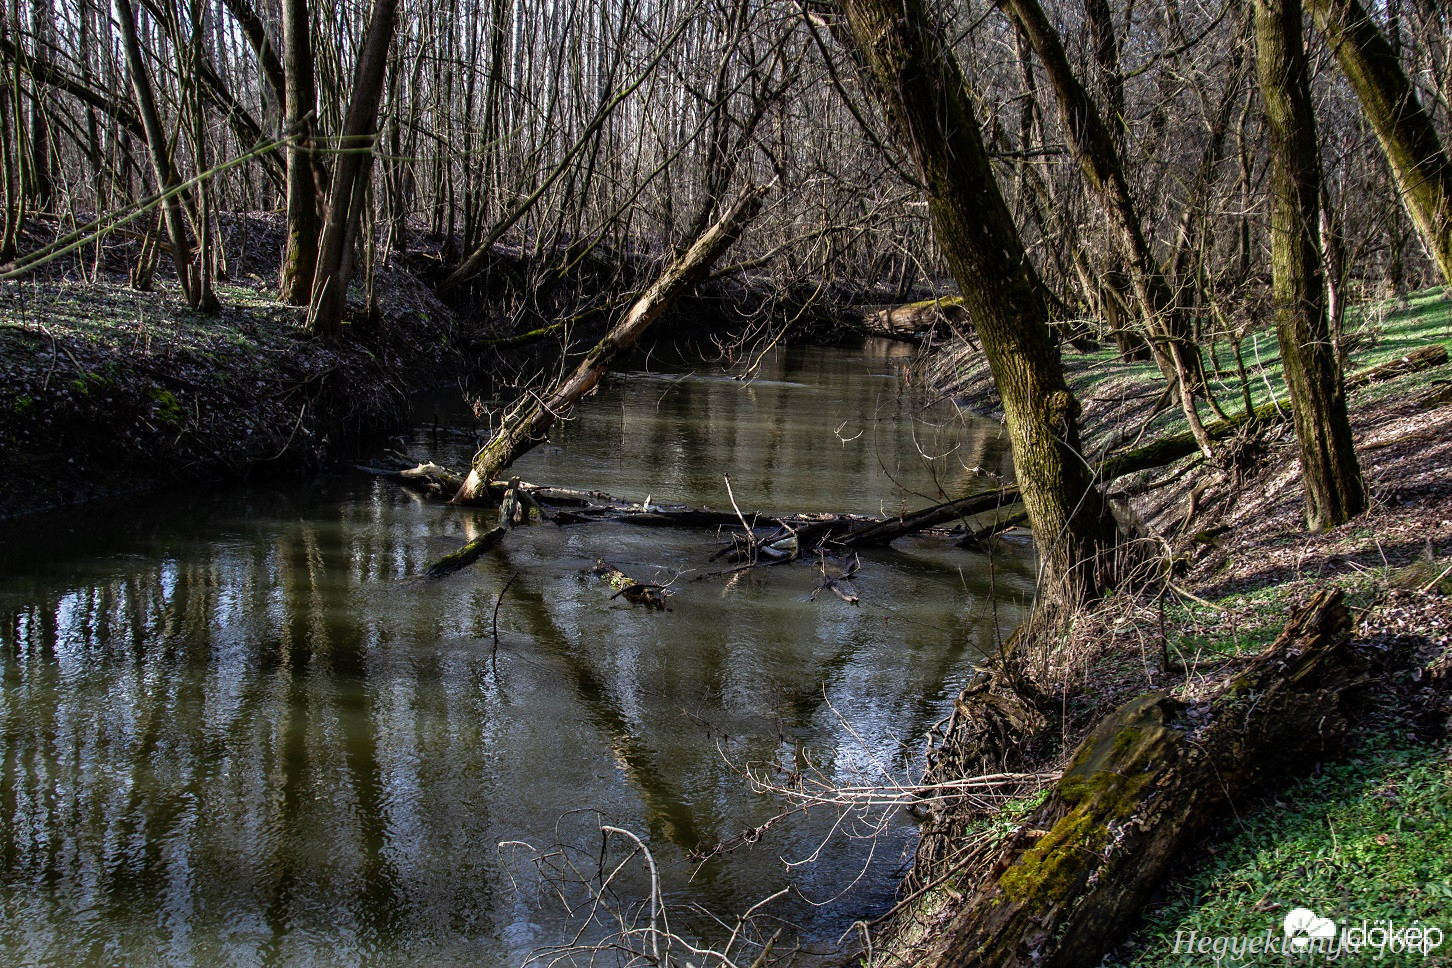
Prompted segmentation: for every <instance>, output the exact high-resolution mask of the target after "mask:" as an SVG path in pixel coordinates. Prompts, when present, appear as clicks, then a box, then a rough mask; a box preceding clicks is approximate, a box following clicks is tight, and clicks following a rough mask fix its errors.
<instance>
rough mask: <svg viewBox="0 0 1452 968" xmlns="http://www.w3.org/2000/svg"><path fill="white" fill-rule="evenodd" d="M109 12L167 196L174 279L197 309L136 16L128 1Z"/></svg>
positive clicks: (177, 197) (117, 0) (175, 186)
mask: <svg viewBox="0 0 1452 968" xmlns="http://www.w3.org/2000/svg"><path fill="white" fill-rule="evenodd" d="M112 10H113V11H114V12H115V15H116V24H117V26H118V27H120V28H121V45H122V47H123V49H124V50H125V52H126V68H127V71H128V72H129V73H130V75H131V89H132V91H133V92H134V93H135V95H136V110H137V113H139V114H140V115H141V125H142V127H143V128H144V129H145V131H146V148H147V151H148V152H149V153H150V155H151V168H152V171H153V172H154V173H155V174H156V184H157V188H158V189H159V190H160V191H162V192H164V193H166V196H167V197H166V198H165V200H164V201H163V202H162V203H161V204H162V213H163V215H164V217H165V220H166V230H167V235H168V237H169V238H170V239H171V257H172V261H173V262H174V263H175V264H176V274H177V279H178V281H180V283H181V288H182V292H183V293H184V294H185V295H186V299H187V303H188V305H191V306H196V305H197V300H198V298H199V297H200V295H201V294H200V293H199V292H196V291H195V288H194V287H193V285H192V279H191V272H190V266H191V261H192V247H191V241H190V239H188V237H187V225H186V215H185V213H184V212H183V210H182V198H181V193H180V191H179V188H180V180H179V179H178V178H177V175H176V170H175V168H173V167H172V162H171V151H170V148H169V147H168V145H169V142H168V140H167V137H166V130H165V129H164V128H163V127H162V125H161V115H160V114H159V113H157V110H156V95H155V93H154V92H153V91H152V88H151V74H150V72H149V71H148V70H147V69H146V61H145V60H143V59H142V56H141V40H140V38H139V37H137V35H136V14H135V12H134V11H133V10H132V8H131V0H112Z"/></svg>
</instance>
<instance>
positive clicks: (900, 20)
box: [843, 0, 1115, 602]
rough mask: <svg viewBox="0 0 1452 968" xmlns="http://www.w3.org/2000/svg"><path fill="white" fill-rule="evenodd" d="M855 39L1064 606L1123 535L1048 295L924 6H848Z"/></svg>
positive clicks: (1103, 566) (883, 0) (863, 1)
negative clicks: (962, 313)
mask: <svg viewBox="0 0 1452 968" xmlns="http://www.w3.org/2000/svg"><path fill="white" fill-rule="evenodd" d="M843 6H844V9H845V11H846V14H847V22H848V25H849V27H850V30H851V33H852V36H853V38H854V40H855V42H856V44H857V46H858V48H859V49H860V50H861V51H862V54H863V56H864V59H865V61H866V63H867V66H868V69H869V70H870V72H871V75H872V78H873V80H874V82H875V86H876V88H877V90H878V93H879V94H880V95H881V97H882V99H883V101H884V103H885V106H886V109H887V113H888V116H889V117H890V118H891V119H892V123H893V125H894V127H895V128H896V130H897V134H898V137H899V139H900V140H901V141H902V143H903V144H904V145H905V146H906V147H907V149H908V150H909V152H910V153H911V155H912V158H913V161H914V163H915V164H916V165H917V168H918V174H919V178H920V181H921V182H922V184H923V185H924V186H925V189H926V192H927V196H928V211H929V214H930V216H931V218H932V222H933V230H934V234H935V235H936V237H937V241H938V244H939V246H940V247H941V248H942V250H943V254H944V256H945V258H946V260H947V262H948V266H949V268H950V269H951V270H952V272H953V276H954V278H955V279H956V280H957V282H958V286H959V289H961V291H962V293H963V300H964V304H965V305H966V306H967V308H968V312H969V315H970V316H971V318H972V319H973V325H974V328H975V330H976V331H977V334H978V337H979V339H980V340H981V341H982V343H983V351H984V355H985V356H986V357H987V359H988V363H989V366H990V368H991V369H992V371H993V377H994V380H995V382H996V383H997V385H998V391H999V395H1000V397H1001V398H1002V400H1003V409H1004V416H1005V418H1006V422H1007V424H1008V431H1009V439H1010V442H1011V445H1012V448H1013V458H1014V468H1015V471H1016V474H1017V476H1018V481H1019V487H1020V489H1021V491H1022V494H1023V503H1024V506H1025V507H1026V508H1027V510H1028V515H1029V520H1030V521H1031V523H1032V525H1033V531H1034V539H1035V542H1036V543H1037V545H1038V549H1039V555H1040V561H1041V567H1042V574H1043V587H1044V588H1045V589H1046V590H1048V591H1049V592H1050V594H1051V595H1054V596H1057V597H1060V598H1062V600H1064V601H1067V602H1073V601H1078V600H1083V599H1085V598H1088V597H1091V596H1092V595H1093V594H1095V593H1097V592H1098V591H1099V590H1100V589H1101V588H1102V587H1103V586H1104V584H1106V583H1107V582H1108V580H1109V574H1110V572H1109V568H1108V565H1109V561H1108V560H1107V559H1108V558H1109V557H1110V554H1109V553H1110V551H1111V549H1112V547H1113V545H1114V541H1115V528H1114V523H1113V520H1112V519H1111V518H1110V516H1109V514H1108V513H1107V510H1106V508H1105V504H1104V501H1103V498H1102V496H1101V494H1100V493H1099V490H1098V488H1097V486H1096V484H1095V481H1094V479H1093V476H1092V474H1091V473H1090V470H1089V467H1088V465H1087V464H1086V463H1085V462H1084V460H1083V458H1082V457H1080V454H1079V451H1080V443H1079V402H1078V400H1077V399H1075V397H1074V394H1073V392H1072V391H1070V389H1069V386H1068V384H1067V383H1066V382H1065V380H1064V373H1063V368H1062V366H1061V364H1060V361H1059V355H1058V349H1057V347H1056V346H1055V345H1054V340H1053V337H1052V335H1051V333H1050V330H1049V313H1048V307H1047V303H1046V299H1045V294H1044V288H1043V284H1042V282H1041V281H1040V280H1039V278H1038V275H1037V273H1036V272H1035V271H1034V268H1033V264H1032V263H1031V262H1030V261H1029V259H1028V256H1027V254H1026V253H1025V251H1024V248H1023V243H1022V241H1021V240H1020V238H1019V235H1018V231H1017V229H1016V228H1015V226H1014V224H1013V218H1012V216H1011V214H1010V212H1009V209H1008V206H1007V205H1006V204H1005V202H1004V199H1003V195H1002V193H1001V192H1000V190H999V187H998V183H997V181H995V179H994V176H993V171H992V169H991V168H990V166H989V159H988V154H987V152H986V151H985V150H984V145H983V137H982V131H981V129H980V127H979V123H978V118H977V117H976V115H975V114H974V111H973V108H972V105H971V104H970V103H969V101H968V98H967V97H966V95H965V93H964V92H965V90H966V87H965V84H964V80H963V76H962V73H961V72H960V70H959V67H958V63H957V61H956V60H955V59H954V57H953V55H952V53H951V52H950V50H949V48H948V45H947V43H946V41H945V40H944V38H943V37H942V35H941V31H940V30H939V29H938V28H937V26H936V22H935V18H930V17H929V16H928V13H927V11H926V9H925V8H924V5H923V3H922V2H921V0H847V2H846V3H844V4H843Z"/></svg>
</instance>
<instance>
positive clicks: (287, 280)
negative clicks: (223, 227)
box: [278, 0, 322, 306]
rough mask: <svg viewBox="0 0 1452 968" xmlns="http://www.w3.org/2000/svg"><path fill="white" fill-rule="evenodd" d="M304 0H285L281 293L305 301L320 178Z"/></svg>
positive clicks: (313, 263)
mask: <svg viewBox="0 0 1452 968" xmlns="http://www.w3.org/2000/svg"><path fill="white" fill-rule="evenodd" d="M309 19H310V18H309V14H308V4H307V0H284V2H283V5H282V49H283V56H284V57H286V58H287V72H286V75H285V76H286V81H285V86H284V103H285V105H286V116H285V122H284V123H285V125H286V134H287V138H288V142H287V241H286V243H285V247H284V248H283V252H282V270H281V272H280V273H279V277H280V279H281V283H280V287H279V288H280V292H279V294H278V296H279V298H280V299H282V301H283V302H286V303H291V304H292V305H294V306H306V305H307V304H308V301H309V300H310V299H311V298H312V293H313V277H314V275H315V274H316V272H317V267H318V237H319V235H320V233H321V231H322V229H321V225H320V220H319V218H318V183H317V181H316V180H315V179H314V178H313V163H312V147H313V132H314V131H315V129H316V127H317V125H316V114H317V108H318V95H317V86H316V82H315V80H314V72H313V40H312V29H311V26H310V24H309Z"/></svg>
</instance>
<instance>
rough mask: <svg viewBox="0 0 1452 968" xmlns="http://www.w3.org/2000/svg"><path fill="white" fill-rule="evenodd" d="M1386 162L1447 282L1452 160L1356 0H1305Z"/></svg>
mask: <svg viewBox="0 0 1452 968" xmlns="http://www.w3.org/2000/svg"><path fill="white" fill-rule="evenodd" d="M1307 5H1308V6H1309V7H1310V8H1311V14H1312V16H1313V17H1314V18H1315V21H1316V27H1317V28H1318V29H1319V30H1320V31H1321V33H1322V34H1324V35H1325V37H1326V42H1327V43H1328V44H1329V45H1330V47H1331V49H1332V50H1333V51H1334V52H1335V54H1336V60H1337V62H1338V63H1340V65H1341V71H1342V73H1344V74H1345V75H1346V79H1347V80H1348V81H1349V82H1351V87H1352V89H1353V90H1355V91H1356V96H1357V98H1358V99H1360V101H1361V109H1362V111H1363V112H1365V114H1366V119H1367V120H1368V121H1370V122H1371V126H1372V128H1374V129H1375V130H1376V137H1377V140H1378V141H1380V142H1381V147H1382V150H1383V151H1384V152H1385V153H1386V158H1387V161H1388V163H1389V164H1390V166H1391V170H1392V175H1393V176H1394V177H1395V178H1396V181H1397V187H1398V188H1399V189H1400V190H1401V195H1402V201H1403V203H1404V204H1405V205H1406V207H1407V211H1409V212H1410V213H1411V216H1412V220H1413V221H1414V222H1416V224H1417V230H1418V231H1419V232H1421V234H1422V239H1423V241H1424V242H1425V243H1426V245H1427V251H1428V252H1430V253H1431V255H1432V258H1433V259H1434V260H1435V261H1436V263H1437V267H1438V268H1439V269H1441V270H1442V278H1443V279H1445V280H1446V281H1447V283H1448V284H1449V285H1452V162H1449V161H1448V158H1447V154H1446V152H1445V151H1443V149H1442V143H1441V141H1440V140H1439V139H1438V137H1437V130H1436V128H1434V127H1433V126H1432V120H1431V118H1429V117H1428V116H1427V113H1426V111H1424V110H1423V109H1422V104H1421V102H1420V101H1419V100H1418V99H1417V94H1416V91H1415V90H1413V88H1412V86H1411V84H1410V83H1408V81H1407V75H1406V72H1405V71H1403V70H1402V65H1401V62H1400V61H1399V60H1398V59H1397V55H1396V53H1395V52H1394V51H1393V50H1392V48H1391V45H1390V44H1389V43H1388V42H1387V39H1386V37H1385V35H1383V34H1382V32H1381V31H1380V30H1378V29H1377V26H1376V23H1375V21H1373V20H1372V19H1371V16H1370V14H1368V13H1367V12H1366V10H1365V9H1364V8H1363V7H1362V6H1361V4H1360V3H1359V2H1358V0H1307Z"/></svg>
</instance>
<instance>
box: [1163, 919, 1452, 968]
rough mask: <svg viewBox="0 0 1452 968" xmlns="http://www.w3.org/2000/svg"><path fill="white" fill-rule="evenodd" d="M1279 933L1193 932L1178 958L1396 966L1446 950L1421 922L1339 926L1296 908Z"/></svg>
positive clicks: (1233, 967) (1181, 943)
mask: <svg viewBox="0 0 1452 968" xmlns="http://www.w3.org/2000/svg"><path fill="white" fill-rule="evenodd" d="M1280 929H1281V930H1280V933H1279V934H1277V933H1276V929H1275V928H1274V927H1267V928H1266V929H1265V931H1264V933H1262V934H1248V935H1213V934H1201V933H1200V932H1198V931H1195V930H1191V929H1181V930H1179V931H1176V932H1175V954H1177V955H1200V956H1203V957H1205V959H1206V960H1207V962H1209V963H1211V964H1214V965H1215V966H1216V968H1240V966H1247V968H1248V966H1251V965H1269V964H1275V963H1280V964H1304V965H1331V964H1338V963H1339V964H1349V965H1357V966H1360V965H1378V964H1381V963H1382V962H1383V961H1384V960H1386V961H1389V962H1390V963H1391V964H1395V965H1406V964H1414V962H1412V961H1409V960H1408V959H1409V958H1410V957H1413V956H1420V957H1421V958H1426V957H1428V956H1429V955H1431V954H1432V953H1433V952H1434V951H1436V950H1437V949H1439V948H1441V947H1442V943H1443V941H1444V940H1445V939H1444V936H1443V933H1442V929H1441V928H1439V927H1437V926H1436V925H1433V924H1425V923H1422V922H1411V923H1399V922H1394V921H1390V920H1387V919H1385V918H1378V919H1377V920H1375V921H1372V920H1367V919H1365V918H1363V919H1361V920H1354V919H1351V918H1346V919H1343V920H1342V922H1341V923H1340V924H1337V922H1335V921H1333V920H1331V919H1330V918H1323V917H1320V916H1319V915H1317V914H1316V912H1315V911H1313V910H1311V909H1310V908H1305V907H1298V908H1293V909H1292V910H1291V911H1290V913H1288V914H1287V915H1286V916H1285V918H1283V919H1282V920H1281V923H1280Z"/></svg>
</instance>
